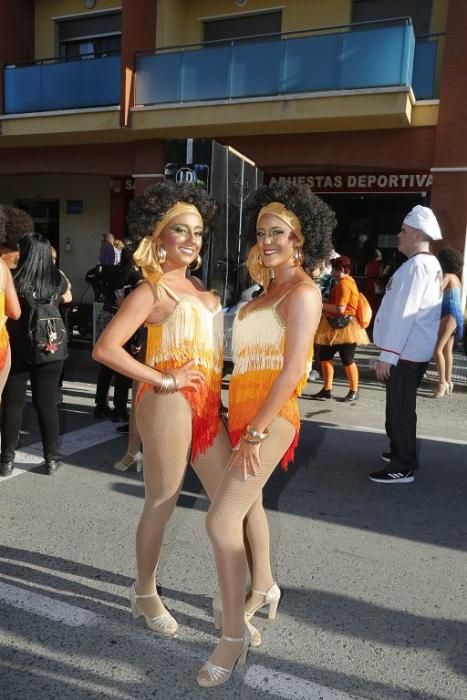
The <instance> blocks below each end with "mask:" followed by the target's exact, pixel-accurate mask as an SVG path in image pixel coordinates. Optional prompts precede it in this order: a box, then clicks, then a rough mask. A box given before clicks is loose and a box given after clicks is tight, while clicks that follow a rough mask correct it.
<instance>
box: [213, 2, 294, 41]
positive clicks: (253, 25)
mask: <svg viewBox="0 0 467 700" xmlns="http://www.w3.org/2000/svg"><path fill="white" fill-rule="evenodd" d="M203 25H204V41H205V42H206V41H219V40H222V39H226V40H227V39H235V38H237V39H238V38H244V37H250V36H256V35H258V34H274V33H277V34H280V32H281V30H282V12H281V11H280V10H279V11H277V12H261V13H259V14H257V15H240V16H238V17H228V18H226V19H213V20H206V21H205V22H204V23H203ZM271 38H272V37H271ZM277 38H280V37H277Z"/></svg>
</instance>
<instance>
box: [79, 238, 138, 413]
mask: <svg viewBox="0 0 467 700" xmlns="http://www.w3.org/2000/svg"><path fill="white" fill-rule="evenodd" d="M138 243H139V241H135V242H130V243H129V244H128V245H126V246H125V247H124V248H123V250H122V252H121V258H120V263H119V264H118V265H98V266H97V267H96V268H94V269H93V270H90V271H89V272H88V273H87V275H86V282H89V284H91V285H92V287H93V288H94V293H95V295H96V301H97V300H99V301H102V302H103V307H102V310H101V311H100V312H99V314H98V316H97V319H96V340H97V338H99V336H100V335H101V333H102V331H103V330H104V328H105V327H106V326H107V325H108V324H109V323H110V321H111V320H112V318H113V317H114V315H115V314H116V312H117V311H118V308H119V306H120V305H121V303H122V301H123V299H124V298H125V297H126V296H128V294H129V293H130V292H131V291H132V290H133V289H134V288H135V287H136V285H137V284H138V283H139V282H140V281H141V279H142V277H141V273H140V272H139V268H137V267H135V265H134V263H133V252H134V250H135V249H136V247H137V245H138ZM112 379H113V380H114V411H112V410H111V409H110V408H109V406H108V398H109V389H110V385H111V383H112ZM130 386H131V379H128V377H124V376H123V375H120V374H118V373H117V372H114V370H113V369H111V368H110V367H107V366H106V365H102V364H101V365H99V373H98V375H97V383H96V395H95V402H96V407H95V409H94V417H95V418H106V417H109V418H112V420H114V421H116V422H118V421H124V422H125V421H128V408H127V403H128V394H129V389H130Z"/></svg>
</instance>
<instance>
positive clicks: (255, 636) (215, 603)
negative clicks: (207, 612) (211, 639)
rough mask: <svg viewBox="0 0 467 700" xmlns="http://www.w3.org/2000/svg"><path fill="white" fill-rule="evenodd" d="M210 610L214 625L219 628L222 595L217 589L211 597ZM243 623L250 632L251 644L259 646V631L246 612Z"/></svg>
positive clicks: (220, 623) (220, 625) (220, 626)
mask: <svg viewBox="0 0 467 700" xmlns="http://www.w3.org/2000/svg"><path fill="white" fill-rule="evenodd" d="M212 612H213V616H214V627H215V628H216V630H220V629H221V628H222V596H221V592H220V591H217V592H216V593H215V594H214V597H213V599H212ZM245 625H246V626H247V627H248V631H249V633H250V637H251V642H250V644H251V646H252V647H260V646H261V642H262V640H261V632H260V631H259V630H258V629H256V627H255V626H254V625H252V624H251V622H250V621H249V619H248V618H247V615H246V613H245Z"/></svg>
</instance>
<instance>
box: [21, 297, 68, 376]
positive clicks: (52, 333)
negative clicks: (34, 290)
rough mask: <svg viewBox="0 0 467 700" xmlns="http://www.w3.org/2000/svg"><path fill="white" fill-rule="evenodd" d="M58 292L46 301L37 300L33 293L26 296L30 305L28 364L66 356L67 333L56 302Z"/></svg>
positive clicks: (54, 360)
mask: <svg viewBox="0 0 467 700" xmlns="http://www.w3.org/2000/svg"><path fill="white" fill-rule="evenodd" d="M59 294H60V293H59V292H56V293H55V294H53V295H52V297H51V298H50V299H49V300H48V301H39V300H37V299H35V298H34V295H33V294H28V295H27V296H26V299H27V302H28V304H29V306H30V307H31V311H30V313H29V325H28V347H27V358H28V362H29V364H30V365H43V364H46V363H48V362H56V361H58V360H66V358H67V357H68V334H67V330H66V328H65V324H64V322H63V319H62V317H61V315H60V311H59V309H58V304H57V301H58V298H59Z"/></svg>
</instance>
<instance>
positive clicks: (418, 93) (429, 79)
mask: <svg viewBox="0 0 467 700" xmlns="http://www.w3.org/2000/svg"><path fill="white" fill-rule="evenodd" d="M443 42H444V34H432V35H430V36H421V37H417V40H416V42H415V56H414V64H413V79H412V87H413V91H414V94H415V97H416V98H417V100H431V99H433V98H436V97H438V80H437V73H438V69H439V64H440V62H441V58H442V55H441V52H442V48H443Z"/></svg>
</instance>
